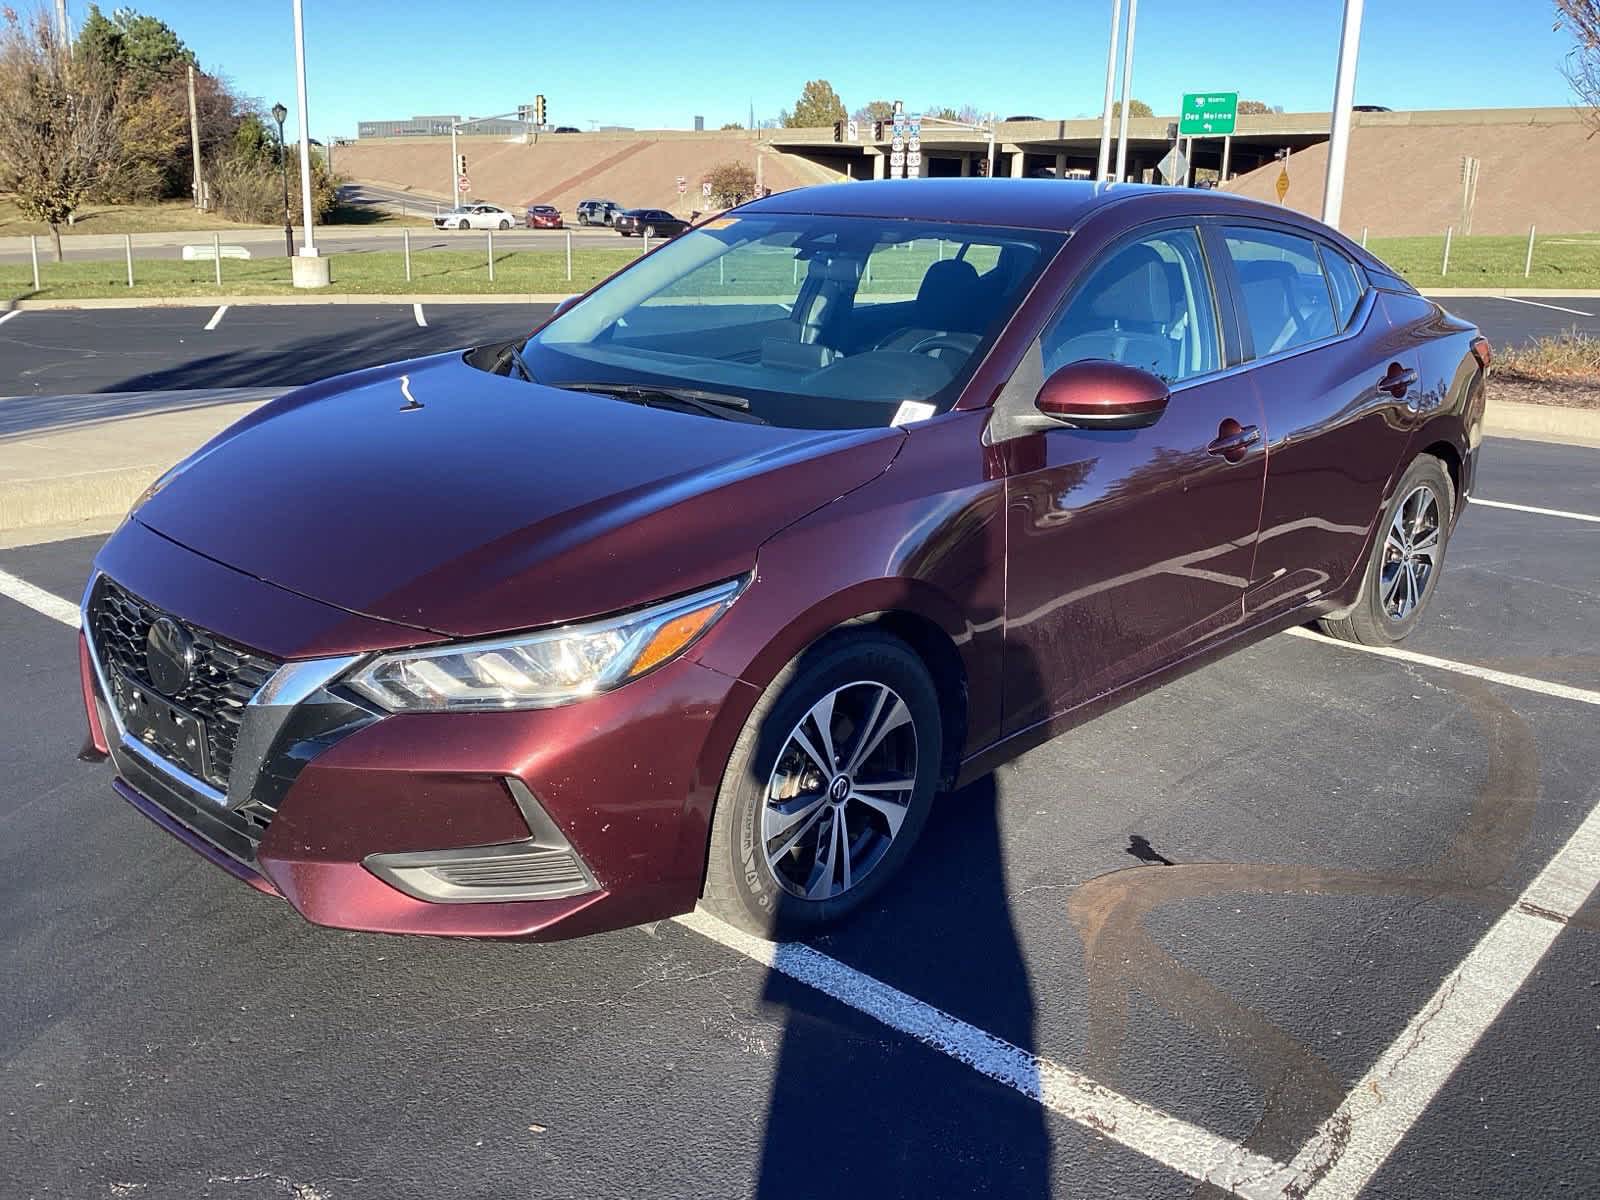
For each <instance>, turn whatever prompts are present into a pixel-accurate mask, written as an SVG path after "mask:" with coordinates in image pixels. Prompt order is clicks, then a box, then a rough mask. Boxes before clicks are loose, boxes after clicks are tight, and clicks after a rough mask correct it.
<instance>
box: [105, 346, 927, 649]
mask: <svg viewBox="0 0 1600 1200" xmlns="http://www.w3.org/2000/svg"><path fill="white" fill-rule="evenodd" d="M903 438H904V435H903V434H902V433H901V431H900V430H898V429H893V428H889V429H868V430H848V431H837V432H835V431H828V432H818V431H812V430H791V429H776V428H772V427H769V426H764V425H756V424H747V423H741V422H735V421H724V420H718V419H716V418H714V417H703V416H696V415H692V414H684V413H679V412H675V411H669V410H662V409H651V408H645V407H642V406H640V405H636V404H629V403H625V402H622V401H618V400H612V399H609V398H606V397H603V396H595V395H588V394H583V393H577V392H565V391H560V390H558V389H555V388H548V387H541V386H538V385H534V384H529V383H526V382H524V381H522V380H515V379H509V378H504V377H501V376H496V375H490V374H488V373H486V372H483V371H479V370H477V369H475V368H473V367H471V366H469V365H467V364H466V363H465V362H464V361H463V359H462V356H461V355H460V353H452V354H447V355H438V356H435V357H432V358H424V359H417V360H414V361H411V362H405V363H398V364H395V365H393V366H388V367H379V368H374V369H371V370H367V371H360V372H356V373H355V374H352V375H345V376H340V377H337V378H334V379H329V380H324V381H323V382H321V383H317V384H313V385H311V386H310V387H306V388H301V389H299V390H298V391H294V392H291V393H289V394H287V395H285V396H281V397H279V398H278V399H277V400H275V401H273V402H271V403H270V404H267V405H264V406H263V407H262V408H260V409H257V410H256V411H255V412H254V413H252V414H251V415H249V416H248V417H246V418H244V420H242V421H240V422H239V423H237V424H236V425H234V426H232V427H231V428H230V429H228V430H226V431H224V432H223V433H221V434H219V435H218V436H217V437H216V438H214V439H213V440H212V441H210V442H208V443H207V444H206V445H205V446H202V447H201V448H200V449H199V450H197V451H196V452H195V453H194V454H192V455H191V456H190V457H189V458H187V459H185V460H184V461H183V462H182V463H180V464H179V465H178V466H177V467H175V468H173V470H172V471H170V472H168V473H167V475H165V476H163V477H162V478H161V479H160V480H158V481H157V483H156V485H155V486H154V488H153V493H152V494H150V495H149V496H148V498H147V499H145V500H144V502H143V503H142V504H141V505H140V506H139V507H138V508H137V509H136V511H135V513H134V516H135V519H136V520H138V521H139V522H140V523H141V524H143V525H145V526H147V527H149V528H150V529H153V530H155V531H156V532H157V533H160V534H162V535H163V536H165V537H167V538H169V539H171V540H172V541H174V542H177V543H178V544H180V545H183V546H186V547H188V548H189V549H191V550H194V551H196V552H198V553H200V554H203V555H205V556H206V557H208V558H211V559H214V560H216V561H218V562H221V563H224V564H226V565H227V566H230V567H233V568H235V569H237V570H240V571H243V572H246V573H247V574H250V575H254V576H256V577H257V578H260V579H263V580H265V581H267V582H269V583H272V584H275V585H277V586H278V587H281V588H287V589H289V590H291V591H294V592H298V593H300V594H301V595H304V596H308V597H311V598H312V599H315V600H320V601H323V602H324V603H327V604H333V605H337V606H338V607H340V608H343V609H346V610H348V611H351V612H355V613H361V614H364V615H367V616H372V617H377V618H380V619H382V620H387V621H394V622H400V623H404V624H407V625H413V626H416V627H417V628H419V629H424V630H428V631H431V632H434V633H441V634H445V635H449V636H462V637H467V636H475V635H480V634H489V633H499V632H503V631H508V630H514V629H525V628H532V627H535V626H539V625H547V624H557V623H561V622H565V621H572V620H576V619H579V618H583V617H589V616H594V615H598V614H602V613H609V612H616V611H619V610H623V609H626V608H629V607H632V606H634V605H638V604H642V603H646V602H648V601H651V600H655V599H658V598H661V597H664V596H670V595H674V594H676V593H678V592H683V591H687V590H690V589H692V588H695V587H697V586H700V585H703V584H707V583H712V582H716V581H718V580H721V579H726V578H730V577H732V576H734V575H738V574H740V573H742V572H745V571H748V570H750V569H751V568H752V567H753V566H754V563H755V553H756V549H757V547H758V546H759V545H760V544H761V543H762V542H763V541H764V540H766V539H767V538H768V537H770V536H771V535H772V534H773V533H775V532H777V531H778V530H779V529H782V528H783V527H784V526H785V525H788V524H790V523H792V522H794V521H796V520H798V519H799V518H800V517H802V516H805V515H806V514H807V513H809V512H812V511H814V510H815V509H817V508H819V507H820V506H822V505H824V504H826V503H828V502H829V501H830V500H833V499H836V498H837V497H839V496H841V495H843V494H845V493H846V492H849V491H852V490H853V489H855V488H857V487H859V486H860V485H862V484H863V483H865V482H867V481H868V480H870V479H872V478H873V477H874V476H876V475H878V474H879V473H881V472H882V471H883V470H884V469H885V468H886V467H887V466H888V465H889V463H890V462H891V461H892V460H893V458H894V456H895V454H896V453H897V451H898V450H899V448H900V445H901V443H902V441H903Z"/></svg>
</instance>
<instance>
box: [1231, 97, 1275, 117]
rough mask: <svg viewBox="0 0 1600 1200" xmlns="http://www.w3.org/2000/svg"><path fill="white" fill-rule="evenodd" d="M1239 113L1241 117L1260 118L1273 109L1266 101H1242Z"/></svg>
mask: <svg viewBox="0 0 1600 1200" xmlns="http://www.w3.org/2000/svg"><path fill="white" fill-rule="evenodd" d="M1237 111H1238V113H1239V115H1240V116H1241V117H1252V116H1260V115H1261V114H1263V113H1269V112H1271V111H1272V107H1271V106H1270V105H1269V104H1267V102H1266V101H1265V100H1241V101H1239V108H1238V110H1237Z"/></svg>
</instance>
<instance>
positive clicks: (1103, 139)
mask: <svg viewBox="0 0 1600 1200" xmlns="http://www.w3.org/2000/svg"><path fill="white" fill-rule="evenodd" d="M1121 27H1122V0H1111V42H1110V44H1109V46H1108V47H1107V48H1106V99H1105V105H1104V106H1103V107H1102V108H1101V110H1100V166H1099V169H1098V170H1097V171H1096V172H1095V178H1096V179H1098V180H1100V181H1101V182H1102V183H1104V182H1105V178H1106V175H1107V173H1108V172H1109V171H1110V170H1111V96H1112V92H1113V91H1114V90H1115V88H1116V86H1117V33H1118V31H1119V30H1120V29H1121Z"/></svg>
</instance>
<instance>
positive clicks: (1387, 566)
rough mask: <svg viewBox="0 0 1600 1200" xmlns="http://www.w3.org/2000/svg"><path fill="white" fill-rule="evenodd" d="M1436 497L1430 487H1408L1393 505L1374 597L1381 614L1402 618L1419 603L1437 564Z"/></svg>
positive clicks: (1437, 510) (1398, 619) (1401, 619)
mask: <svg viewBox="0 0 1600 1200" xmlns="http://www.w3.org/2000/svg"><path fill="white" fill-rule="evenodd" d="M1438 556H1439V499H1438V497H1437V496H1435V495H1434V494H1433V489H1432V488H1430V487H1419V488H1415V489H1413V490H1412V491H1411V493H1410V494H1409V495H1407V496H1406V498H1405V499H1404V500H1403V501H1401V503H1400V507H1399V508H1397V509H1395V514H1394V519H1393V520H1392V521H1390V522H1389V532H1388V534H1387V535H1386V536H1385V537H1384V542H1383V566H1382V567H1381V568H1380V570H1379V572H1378V597H1379V603H1380V604H1381V605H1382V607H1383V615H1384V616H1386V617H1388V618H1389V620H1391V621H1404V620H1405V619H1406V618H1407V617H1409V616H1410V615H1411V614H1412V613H1414V612H1416V610H1417V607H1418V606H1419V605H1420V604H1421V603H1422V598H1423V596H1424V595H1426V594H1427V591H1428V583H1429V582H1430V581H1431V580H1432V579H1433V573H1434V571H1435V569H1436V568H1437V567H1438V565H1439V564H1438Z"/></svg>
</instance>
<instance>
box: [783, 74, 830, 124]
mask: <svg viewBox="0 0 1600 1200" xmlns="http://www.w3.org/2000/svg"><path fill="white" fill-rule="evenodd" d="M782 116H783V123H784V125H785V126H787V127H788V128H790V129H820V128H822V127H824V126H828V125H832V124H833V123H834V122H835V121H842V120H844V119H845V109H844V101H843V100H841V99H839V93H837V92H835V91H834V90H833V85H832V84H831V83H829V82H828V81H827V80H826V79H813V80H811V81H810V82H809V83H807V84H806V86H805V87H804V89H802V90H801V92H800V99H799V100H798V101H796V102H795V106H794V111H793V112H789V111H788V110H785V111H784V112H783V114H782Z"/></svg>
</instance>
